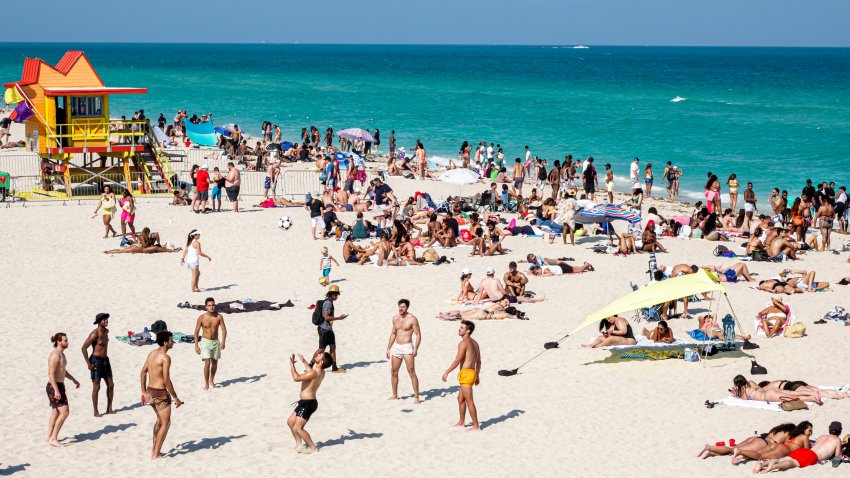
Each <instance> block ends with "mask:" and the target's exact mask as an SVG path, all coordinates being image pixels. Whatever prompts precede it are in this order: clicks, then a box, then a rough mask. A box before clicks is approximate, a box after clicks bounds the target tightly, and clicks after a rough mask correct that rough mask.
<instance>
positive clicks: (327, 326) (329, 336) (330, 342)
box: [316, 285, 348, 373]
mask: <svg viewBox="0 0 850 478" xmlns="http://www.w3.org/2000/svg"><path fill="white" fill-rule="evenodd" d="M339 293H340V292H339V286H338V285H332V286H330V287H328V293H327V294H326V295H325V301H324V302H323V303H322V321H321V323H319V325H318V326H317V330H318V332H319V348H318V349H317V350H316V353H319V352H324V351H325V349H327V348H328V347H330V354H331V359H332V362H333V368H331V372H334V373H345V369H344V368H339V367H338V366H337V359H336V335H335V334H334V329H333V323H334V322H335V321H337V320H345V318H346V317H348V314H342V315H340V316H335V315H334V302H335V301H336V300H337V299H339Z"/></svg>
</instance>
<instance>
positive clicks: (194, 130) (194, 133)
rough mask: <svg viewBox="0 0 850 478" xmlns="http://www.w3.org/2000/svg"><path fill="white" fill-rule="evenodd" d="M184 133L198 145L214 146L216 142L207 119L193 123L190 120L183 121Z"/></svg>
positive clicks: (213, 131)
mask: <svg viewBox="0 0 850 478" xmlns="http://www.w3.org/2000/svg"><path fill="white" fill-rule="evenodd" d="M183 124H184V125H185V127H186V134H187V135H189V139H190V140H191V141H192V142H193V143H195V144H197V145H200V146H215V145H216V144H218V139H217V138H216V137H215V130H213V125H212V123H210V122H209V121H207V122H202V123H200V124H195V123H192V122H190V121H184V122H183Z"/></svg>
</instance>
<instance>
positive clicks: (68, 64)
mask: <svg viewBox="0 0 850 478" xmlns="http://www.w3.org/2000/svg"><path fill="white" fill-rule="evenodd" d="M84 56H86V54H85V53H83V52H82V51H81V50H69V51H67V52H65V55H63V56H62V59H61V60H59V63H57V64H56V67H55V68H54V67H53V66H51V65H48V64H47V63H46V62H45V61H44V60H42V59H40V58H27V59H25V60H24V71H23V74H22V75H21V79H20V80H19V81H13V82H11V83H6V84H4V85H3V86H4V87H6V88H11V87H12V86H15V84H16V83H17V84H18V85H20V86H26V85H32V84H34V83H38V73H39V71H41V65H44V66H46V67H48V68H50V69H52V70H54V71H56V72H59V73H61V74H63V75H67V74H68V72H70V71H71V69H72V68H73V67H74V65H76V64H77V61H78V60H79V59H80V58H82V57H84ZM92 71H94V68H92ZM94 74H95V76H97V80H98V81H99V82H100V85H101V86H103V80H101V79H100V75H98V74H97V72H96V71H95V72H94Z"/></svg>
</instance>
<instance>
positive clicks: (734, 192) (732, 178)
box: [726, 174, 738, 211]
mask: <svg viewBox="0 0 850 478" xmlns="http://www.w3.org/2000/svg"><path fill="white" fill-rule="evenodd" d="M726 185H727V186H729V207H730V208H732V210H733V211H734V210H735V206H737V205H738V176H737V175H735V174H730V175H729V179H727V180H726Z"/></svg>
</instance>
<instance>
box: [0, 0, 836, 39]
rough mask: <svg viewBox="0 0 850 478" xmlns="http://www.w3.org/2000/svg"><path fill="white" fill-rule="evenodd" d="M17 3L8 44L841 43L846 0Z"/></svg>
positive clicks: (111, 0)
mask: <svg viewBox="0 0 850 478" xmlns="http://www.w3.org/2000/svg"><path fill="white" fill-rule="evenodd" d="M81 5H85V7H82V6H81ZM121 5H123V6H121ZM25 10H26V11H28V13H29V14H30V15H36V13H35V12H36V11H39V12H41V11H44V10H50V12H51V13H50V14H48V15H45V16H44V17H41V15H39V17H40V18H38V19H37V21H34V22H30V23H31V24H33V25H38V26H39V27H50V26H51V25H52V26H53V27H50V28H30V29H28V31H27V30H26V29H17V30H18V31H17V32H16V34H15V38H14V40H15V41H22V42H30V41H45V42H190V43H195V42H197V43H242V42H246V43H257V42H261V41H267V42H270V43H295V42H299V43H358V44H360V43H418V44H423V43H424V44H521V45H525V44H578V43H584V44H588V45H721V46H736V45H747V46H850V28H848V21H850V0H808V1H804V0H699V1H697V0H632V1H626V0H619V1H613V0H548V1H543V0H522V1H513V0H511V1H507V0H490V1H487V0H454V1H452V0H415V1H414V0H359V1H358V0H298V1H292V0H264V1H256V0H229V1H224V0H198V1H186V0H166V1H155V2H142V3H128V4H121V3H120V2H118V3H116V2H115V1H114V0H109V1H106V0H81V1H79V2H69V1H67V0H61V1H59V0H47V1H40V2H35V3H30V4H29V6H28V7H27V8H25ZM9 40H13V38H9V37H7V38H6V41H9Z"/></svg>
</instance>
